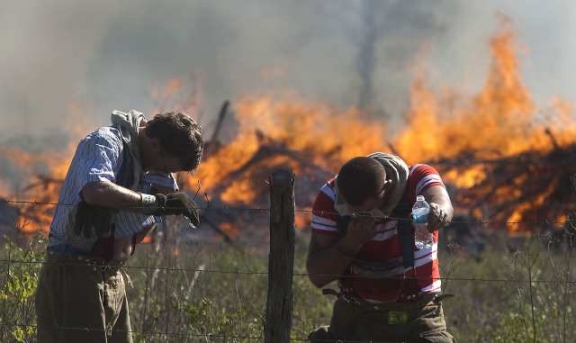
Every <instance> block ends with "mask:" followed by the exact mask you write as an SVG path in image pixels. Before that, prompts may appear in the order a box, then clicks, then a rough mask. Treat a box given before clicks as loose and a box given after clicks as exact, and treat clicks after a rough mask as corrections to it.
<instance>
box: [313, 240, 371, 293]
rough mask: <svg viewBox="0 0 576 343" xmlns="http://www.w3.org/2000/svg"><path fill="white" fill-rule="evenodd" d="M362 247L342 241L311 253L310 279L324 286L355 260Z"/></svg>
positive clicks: (315, 283)
mask: <svg viewBox="0 0 576 343" xmlns="http://www.w3.org/2000/svg"><path fill="white" fill-rule="evenodd" d="M359 250H360V247H351V246H347V245H346V244H344V243H343V242H342V241H340V242H338V243H336V244H335V245H334V246H331V247H329V248H326V249H323V250H319V251H316V252H314V253H312V254H310V256H309V258H308V262H307V264H306V267H307V269H308V277H309V278H310V281H312V283H313V284H314V285H315V286H316V287H318V288H321V287H324V286H326V285H327V284H329V283H330V282H332V281H334V280H337V279H338V278H339V277H340V276H341V275H342V274H343V273H344V272H345V271H346V269H347V268H348V266H349V265H350V263H352V261H353V260H354V258H355V256H356V254H357V253H358V251H359Z"/></svg>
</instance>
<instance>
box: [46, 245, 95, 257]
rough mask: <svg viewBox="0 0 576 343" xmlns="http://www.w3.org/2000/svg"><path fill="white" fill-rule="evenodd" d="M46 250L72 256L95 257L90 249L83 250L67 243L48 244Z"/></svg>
mask: <svg viewBox="0 0 576 343" xmlns="http://www.w3.org/2000/svg"><path fill="white" fill-rule="evenodd" d="M48 252H50V253H57V254H66V255H72V256H84V257H95V256H94V255H93V254H92V252H90V251H84V250H81V249H78V248H76V247H74V246H72V245H68V244H55V245H50V246H48Z"/></svg>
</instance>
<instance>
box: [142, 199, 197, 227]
mask: <svg viewBox="0 0 576 343" xmlns="http://www.w3.org/2000/svg"><path fill="white" fill-rule="evenodd" d="M155 196H156V205H157V206H158V208H157V209H156V210H155V211H154V213H152V214H153V215H155V216H165V215H174V214H181V215H184V216H186V217H188V219H189V220H190V223H192V225H194V226H198V224H200V215H199V214H198V205H196V203H195V202H194V200H192V198H190V197H189V196H188V195H187V194H186V193H184V192H176V193H170V194H161V193H158V194H156V195H155Z"/></svg>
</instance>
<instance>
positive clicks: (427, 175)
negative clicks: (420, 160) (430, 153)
mask: <svg viewBox="0 0 576 343" xmlns="http://www.w3.org/2000/svg"><path fill="white" fill-rule="evenodd" d="M431 186H442V187H444V182H443V181H442V178H441V177H440V174H439V173H438V171H436V169H434V167H432V166H429V165H427V164H416V165H413V166H412V167H410V174H409V176H408V183H407V187H408V192H409V194H410V195H413V196H414V199H416V196H417V195H420V194H422V192H424V190H426V189H427V188H429V187H431Z"/></svg>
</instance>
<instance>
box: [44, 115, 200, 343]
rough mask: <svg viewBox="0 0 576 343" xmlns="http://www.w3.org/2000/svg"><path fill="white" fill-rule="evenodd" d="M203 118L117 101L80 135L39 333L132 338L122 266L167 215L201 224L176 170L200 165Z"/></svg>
mask: <svg viewBox="0 0 576 343" xmlns="http://www.w3.org/2000/svg"><path fill="white" fill-rule="evenodd" d="M202 149H203V142H202V133H201V128H200V126H199V125H198V124H197V123H196V122H195V121H194V120H193V119H192V118H190V117H189V116H187V115H186V114H183V113H178V112H169V113H163V114H158V115H156V116H155V117H154V118H153V119H151V120H150V121H148V122H146V120H145V118H144V116H143V115H142V113H140V112H137V111H134V110H132V111H129V112H128V113H124V112H120V111H114V112H113V113H112V124H111V125H110V126H106V127H101V128H99V129H97V130H96V131H94V132H92V133H90V134H88V135H87V136H86V137H85V138H84V139H82V140H81V141H80V143H79V144H78V147H77V149H76V152H75V154H74V157H73V159H72V162H71V164H70V167H69V169H68V173H67V175H66V178H65V180H64V184H63V185H62V190H61V193H60V197H59V201H58V205H57V206H56V210H55V213H54V217H53V219H52V224H51V226H50V235H49V241H48V251H47V254H46V259H45V263H44V265H43V266H42V270H41V272H40V277H39V281H38V288H37V291H36V316H37V324H38V327H37V337H38V342H39V343H78V342H82V343H96V342H97V343H103V342H104V343H107V342H113V343H124V342H132V335H131V326H130V316H129V310H128V301H127V299H126V290H125V280H124V275H123V273H122V271H121V270H120V268H121V266H122V263H123V262H124V261H125V260H126V259H127V258H128V257H130V256H131V255H132V253H133V252H134V248H135V245H136V244H137V243H138V242H139V241H140V240H141V239H142V238H143V235H144V234H145V233H146V232H147V230H149V229H150V228H151V227H152V226H153V225H154V223H156V222H158V220H159V217H160V216H164V215H184V216H186V217H188V218H189V220H190V221H191V222H192V224H194V225H197V224H198V222H199V215H198V210H197V206H196V204H195V203H194V201H193V200H192V199H191V198H189V197H188V195H186V194H185V193H182V192H177V191H176V190H177V186H176V183H175V181H174V178H173V177H172V175H171V173H173V172H178V171H194V170H195V169H196V167H197V166H198V164H199V163H200V159H201V156H202Z"/></svg>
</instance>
